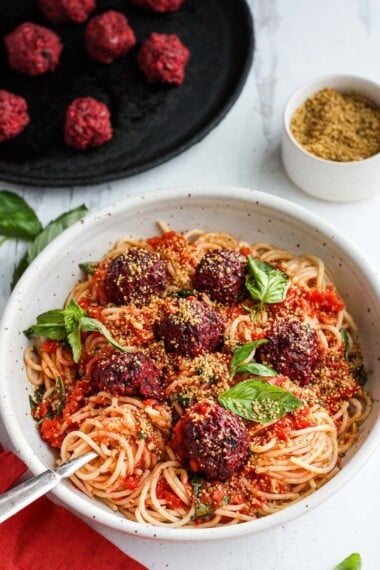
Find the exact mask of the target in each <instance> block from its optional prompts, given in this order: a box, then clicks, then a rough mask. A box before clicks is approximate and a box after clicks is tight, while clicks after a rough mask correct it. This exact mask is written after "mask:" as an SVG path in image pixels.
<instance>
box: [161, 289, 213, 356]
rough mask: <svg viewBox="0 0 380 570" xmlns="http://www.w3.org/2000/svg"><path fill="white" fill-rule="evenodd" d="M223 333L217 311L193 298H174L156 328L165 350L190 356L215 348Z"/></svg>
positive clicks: (211, 350)
mask: <svg viewBox="0 0 380 570" xmlns="http://www.w3.org/2000/svg"><path fill="white" fill-rule="evenodd" d="M223 332H224V327H223V321H222V317H221V316H220V314H219V313H218V311H216V310H215V309H214V308H213V307H210V306H209V305H207V303H203V302H202V301H198V300H197V299H195V298H194V297H187V298H186V299H177V300H176V301H175V302H174V303H173V305H172V306H171V307H170V308H169V311H168V312H167V314H166V315H165V317H164V319H163V320H162V321H161V323H160V325H159V327H158V336H159V338H161V339H163V340H164V342H165V348H166V350H167V352H171V353H173V352H178V353H180V354H182V355H184V356H191V357H195V356H199V355H200V354H203V353H204V352H214V351H215V350H217V349H218V347H219V346H220V344H221V342H222V339H223Z"/></svg>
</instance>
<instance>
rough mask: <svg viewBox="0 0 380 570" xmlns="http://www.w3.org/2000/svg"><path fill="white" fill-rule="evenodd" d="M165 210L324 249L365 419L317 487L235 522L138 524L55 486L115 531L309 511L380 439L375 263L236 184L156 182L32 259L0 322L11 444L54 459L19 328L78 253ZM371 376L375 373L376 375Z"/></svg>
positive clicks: (53, 303) (175, 535) (175, 216)
mask: <svg viewBox="0 0 380 570" xmlns="http://www.w3.org/2000/svg"><path fill="white" fill-rule="evenodd" d="M157 219H163V220H165V221H166V222H168V223H169V224H170V225H171V227H172V228H173V229H176V230H187V229H190V228H193V227H198V228H203V229H207V230H224V231H227V232H230V233H232V234H234V235H235V236H237V237H239V238H244V239H246V240H248V241H250V242H257V241H260V242H262V241H269V242H272V243H274V244H280V245H281V246H282V247H285V248H288V249H290V250H291V251H293V252H305V253H306V252H309V253H312V254H314V255H318V256H321V257H323V259H324V260H325V261H326V264H327V266H328V267H329V268H330V269H331V270H332V272H333V274H334V276H335V279H336V283H337V286H338V288H339V290H340V291H341V293H342V295H343V297H344V298H345V299H346V301H347V303H348V307H349V310H350V311H351V312H352V313H353V316H354V318H355V319H356V320H357V323H358V325H359V330H360V331H361V341H362V343H363V348H364V356H365V360H366V364H367V366H368V368H369V370H371V378H370V382H369V388H370V390H371V391H372V393H373V395H374V397H375V403H374V409H373V412H372V414H371V416H370V418H369V419H368V420H367V423H366V426H365V429H363V431H362V434H361V437H360V439H359V441H358V443H357V445H355V448H354V449H352V450H351V452H350V453H349V454H347V456H346V458H345V461H344V467H343V469H342V470H341V471H340V472H339V473H338V475H337V476H336V477H335V478H333V479H332V480H331V481H329V482H328V483H327V484H326V485H325V486H324V487H322V488H321V489H320V490H318V491H317V492H315V493H314V494H312V495H310V496H309V497H307V499H304V500H302V501H300V502H299V503H296V504H294V505H292V506H290V507H288V508H286V509H284V510H283V511H280V512H278V513H276V514H273V515H270V516H267V517H264V518H261V519H257V520H255V521H252V522H247V523H243V524H240V525H233V526H225V527H218V528H211V529H207V528H202V529H171V528H157V527H152V526H148V525H142V524H139V523H135V522H132V521H129V520H127V519H125V518H124V517H122V516H120V515H118V514H115V513H113V512H111V511H110V510H109V509H108V508H107V507H105V506H104V505H103V504H101V503H100V502H98V501H96V500H94V501H92V500H89V499H88V498H86V496H84V495H83V494H82V493H81V492H79V491H77V490H76V489H75V488H74V487H73V486H72V485H71V483H70V482H64V483H62V484H60V486H59V487H58V488H57V490H56V491H54V493H55V495H56V496H57V497H58V498H59V499H60V500H61V501H63V502H64V503H65V504H66V505H67V506H68V507H70V508H71V509H73V510H74V511H77V512H78V513H81V514H82V515H85V516H87V517H89V518H91V519H93V520H96V521H98V522H100V523H103V524H105V525H107V526H109V527H112V528H114V529H117V530H119V531H122V532H126V533H129V534H134V535H138V536H143V537H149V538H158V539H165V540H173V541H174V540H177V541H184V540H186V541H188V540H211V539H226V538H230V537H237V536H242V535H245V534H249V533H254V532H256V531H261V530H263V529H267V528H270V527H272V526H274V525H277V524H280V523H284V522H285V521H287V520H289V519H291V518H293V517H295V516H298V515H300V514H302V513H305V512H307V511H308V510H310V509H311V508H312V507H314V506H315V505H317V504H318V503H320V502H321V501H323V500H324V499H326V498H328V497H329V496H330V495H331V494H332V493H333V492H334V491H336V490H337V489H338V488H339V487H341V485H342V484H344V483H345V482H346V481H348V480H349V479H350V478H351V477H352V476H353V475H354V474H355V473H356V472H357V471H358V469H359V468H360V467H361V466H362V465H363V463H364V462H365V460H366V459H367V458H368V457H369V455H370V454H371V453H372V452H373V451H374V449H375V447H376V445H377V444H378V443H379V440H380V422H379V420H378V412H379V400H380V382H379V378H380V358H379V355H380V303H379V298H380V284H379V282H378V280H377V277H376V275H375V273H374V271H373V270H372V269H371V267H370V266H369V265H368V263H367V262H366V260H365V258H364V257H363V255H362V254H361V253H359V252H358V251H357V250H356V249H355V248H354V247H353V246H352V245H351V244H350V243H349V242H348V241H347V240H346V239H344V238H343V237H342V236H341V235H339V234H338V232H336V230H334V229H333V228H332V227H331V226H330V225H328V224H327V223H325V222H323V220H321V219H319V218H318V217H316V216H315V215H313V214H312V213H310V212H308V211H307V210H304V209H302V208H300V207H298V206H296V205H295V204H292V203H290V202H287V201H284V200H282V199H280V198H277V197H275V196H271V195H268V194H264V193H261V192H256V191H252V190H247V189H241V188H231V187H229V188H187V189H171V190H160V191H157V192H155V193H150V194H147V195H142V196H138V197H134V198H128V199H127V200H125V201H123V202H120V203H118V204H115V205H111V206H109V207H107V208H104V209H103V210H101V211H100V212H96V213H93V214H90V215H88V216H87V217H86V218H85V219H84V220H83V221H81V222H78V223H77V224H76V225H74V226H73V227H71V228H69V229H68V230H66V231H65V232H64V233H63V234H62V235H61V236H60V237H59V238H58V239H56V240H55V241H54V242H53V243H52V244H50V245H49V246H48V247H47V248H46V249H45V250H44V251H43V252H42V253H41V255H40V256H39V257H38V258H37V259H36V260H35V261H34V263H33V264H32V265H31V266H30V267H29V269H28V270H27V271H26V273H25V274H24V276H23V277H22V278H21V280H20V281H19V283H18V285H17V286H16V288H15V290H14V292H13V294H12V296H11V299H10V300H9V303H8V305H7V307H6V310H5V313H4V316H3V320H2V323H1V328H0V331H1V332H0V362H1V367H0V394H1V396H0V411H1V415H2V418H3V420H4V423H5V425H6V429H7V431H8V433H9V436H10V438H11V440H12V442H13V445H14V447H15V450H16V452H17V453H18V454H19V455H20V456H21V457H22V459H23V460H24V461H25V462H26V463H27V465H28V466H29V468H30V469H31V471H32V472H33V473H34V474H38V473H40V472H41V471H43V470H44V469H46V467H51V466H53V464H54V458H53V454H52V452H51V450H50V449H49V447H48V445H46V444H45V443H44V442H43V441H42V440H41V439H40V436H39V433H38V431H37V429H36V426H35V423H34V420H33V419H32V418H31V416H30V410H29V402H28V393H29V392H30V387H29V385H28V382H27V380H26V377H25V370H24V365H23V351H24V349H25V347H26V346H27V340H26V338H25V337H24V335H23V334H22V332H21V331H23V330H24V329H25V328H27V327H28V326H29V325H30V324H31V323H33V322H34V321H35V318H36V316H37V315H38V314H40V313H42V312H44V311H46V310H48V309H51V308H57V307H60V306H62V304H63V302H64V300H65V297H66V294H67V292H68V291H69V289H70V288H71V287H72V286H73V284H74V283H75V282H76V281H77V279H78V278H79V276H80V273H79V270H78V263H79V262H81V261H83V260H85V261H89V260H97V259H99V257H100V256H101V255H103V253H104V252H105V251H106V250H107V249H108V248H109V247H111V245H113V243H114V242H115V240H116V239H117V238H119V237H121V236H123V235H126V234H130V235H133V236H135V237H142V236H145V237H147V236H151V235H154V234H157V228H156V225H155V222H156V220H157ZM376 380H377V381H376Z"/></svg>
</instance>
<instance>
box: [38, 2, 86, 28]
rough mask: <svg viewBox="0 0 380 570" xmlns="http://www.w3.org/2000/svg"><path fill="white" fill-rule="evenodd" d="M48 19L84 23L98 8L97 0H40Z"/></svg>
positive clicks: (59, 22) (62, 22)
mask: <svg viewBox="0 0 380 570" xmlns="http://www.w3.org/2000/svg"><path fill="white" fill-rule="evenodd" d="M38 5H39V7H40V9H41V11H42V13H43V15H44V16H45V18H46V19H47V20H49V21H50V22H53V23H54V24H64V23H66V22H74V23H75V24H82V23H83V22H85V21H86V20H88V17H89V16H90V14H92V12H94V11H95V10H96V0H38Z"/></svg>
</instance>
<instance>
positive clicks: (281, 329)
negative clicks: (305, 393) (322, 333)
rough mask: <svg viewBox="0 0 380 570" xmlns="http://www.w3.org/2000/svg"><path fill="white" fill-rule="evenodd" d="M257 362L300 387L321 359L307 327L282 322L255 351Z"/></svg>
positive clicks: (310, 331) (285, 321) (307, 325)
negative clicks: (269, 367) (268, 366)
mask: <svg viewBox="0 0 380 570" xmlns="http://www.w3.org/2000/svg"><path fill="white" fill-rule="evenodd" d="M256 359H257V360H258V361H260V362H262V363H264V364H267V365H271V366H273V367H274V368H275V369H276V370H277V372H279V373H281V374H284V375H285V376H288V377H289V378H290V379H291V380H293V382H298V383H299V384H301V386H303V385H304V384H307V383H308V382H309V380H310V378H311V375H312V372H313V370H314V368H315V367H316V365H317V364H318V361H319V359H320V356H319V350H318V337H317V333H316V331H315V330H314V329H313V328H312V327H311V326H310V325H309V324H307V323H301V322H299V321H292V320H289V319H284V320H283V321H282V322H281V323H280V324H279V325H278V327H277V329H276V330H275V331H274V334H273V336H271V337H270V338H269V340H268V342H267V343H265V344H262V345H261V346H260V347H258V349H257V351H256Z"/></svg>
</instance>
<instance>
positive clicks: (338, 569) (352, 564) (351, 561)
mask: <svg viewBox="0 0 380 570" xmlns="http://www.w3.org/2000/svg"><path fill="white" fill-rule="evenodd" d="M361 567H362V559H361V556H360V554H358V553H357V552H353V553H352V554H350V556H347V558H345V559H344V560H342V562H341V563H340V564H338V565H337V566H335V568H334V570H361Z"/></svg>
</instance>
